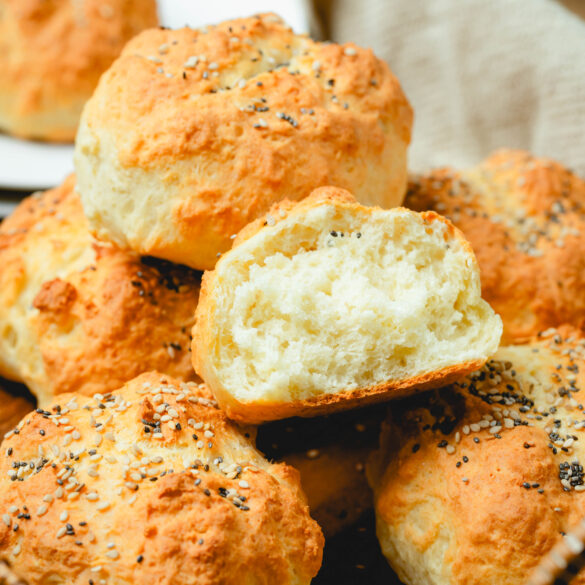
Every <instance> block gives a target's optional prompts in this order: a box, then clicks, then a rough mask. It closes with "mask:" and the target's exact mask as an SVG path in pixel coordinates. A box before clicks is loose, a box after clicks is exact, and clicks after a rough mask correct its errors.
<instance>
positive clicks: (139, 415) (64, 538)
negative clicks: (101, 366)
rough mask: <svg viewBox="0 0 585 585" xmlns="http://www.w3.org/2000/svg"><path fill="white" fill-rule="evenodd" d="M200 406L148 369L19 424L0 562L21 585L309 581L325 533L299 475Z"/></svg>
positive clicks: (8, 470)
mask: <svg viewBox="0 0 585 585" xmlns="http://www.w3.org/2000/svg"><path fill="white" fill-rule="evenodd" d="M208 396H209V393H208V392H207V391H206V389H205V388H199V387H197V386H196V385H195V384H193V383H189V384H185V383H181V382H180V381H179V380H174V379H172V378H169V377H167V376H163V375H162V374H159V373H155V372H151V373H148V374H143V375H141V376H139V377H138V378H135V379H134V380H132V381H131V382H129V383H127V384H126V385H125V386H124V387H122V388H121V389H120V390H117V391H115V392H113V393H111V394H108V395H99V394H98V395H95V396H94V397H93V398H89V397H85V396H81V395H73V394H67V395H63V396H61V397H60V398H61V402H60V403H59V406H57V405H55V406H53V407H52V408H51V409H50V410H47V411H40V412H35V413H33V414H32V415H31V416H27V417H26V418H25V419H23V421H22V422H21V423H20V424H19V425H18V427H17V429H16V431H14V432H12V433H9V434H8V437H7V438H6V439H5V441H4V443H3V445H2V451H3V452H2V455H1V456H0V517H1V519H2V522H0V559H4V560H7V561H8V562H9V563H10V565H11V566H12V568H13V569H14V571H15V572H16V573H17V574H18V575H19V576H20V577H22V578H24V579H26V581H27V582H28V584H29V585H45V584H46V583H67V584H68V585H87V583H88V582H89V581H92V582H93V583H95V584H98V583H104V582H105V583H108V584H111V585H134V584H135V583H141V584H144V585H155V584H156V585H171V584H172V585H183V584H185V585H187V584H189V585H194V584H197V585H215V584H217V583H222V584H225V585H232V584H233V585H236V584H238V585H240V584H241V583H246V584H248V583H249V584H250V585H260V584H268V583H282V584H287V585H288V584H290V585H293V584H294V585H301V584H307V585H308V583H310V581H311V578H312V577H313V576H314V575H315V574H316V573H317V570H318V569H319V565H320V562H321V555H322V549H323V536H322V534H321V531H320V529H319V527H318V526H317V524H316V523H315V521H314V520H312V519H311V518H310V516H309V511H308V507H307V504H306V500H305V498H304V495H303V494H302V492H301V489H300V484H299V479H298V473H297V472H295V471H294V470H293V469H292V468H290V467H287V466H286V465H282V464H280V465H273V464H270V463H268V461H266V460H265V459H264V458H263V457H262V456H261V455H260V453H258V451H256V449H254V447H253V446H252V444H251V442H250V441H249V440H248V439H246V438H245V437H244V435H243V433H242V432H241V431H240V430H239V429H238V428H237V427H235V426H234V425H233V424H231V423H230V422H228V420H227V419H226V417H225V415H224V414H223V413H222V412H221V411H220V410H218V409H217V406H216V405H215V403H214V402H213V401H212V400H209V398H208ZM16 433H18V434H16ZM15 464H16V465H15ZM16 526H18V529H17V530H15V527H16Z"/></svg>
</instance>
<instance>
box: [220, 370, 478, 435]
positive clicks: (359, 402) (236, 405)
mask: <svg viewBox="0 0 585 585" xmlns="http://www.w3.org/2000/svg"><path fill="white" fill-rule="evenodd" d="M484 362H485V360H476V361H473V362H465V363H463V364H457V365H454V366H449V367H447V368H443V369H441V370H438V371H434V372H428V373H426V374H422V375H420V376H415V377H413V378H408V379H406V380H400V381H397V382H386V383H382V384H377V385H375V386H368V387H366V388H358V389H357V390H350V391H342V392H337V393H335V394H325V395H322V396H316V397H314V398H309V399H306V400H299V401H295V402H287V403H282V402H275V403H263V404H261V403H257V402H256V403H254V402H240V401H238V400H234V398H233V397H232V396H231V395H229V394H228V393H227V391H225V390H223V389H221V390H219V389H217V388H213V391H214V394H215V397H216V400H217V401H218V403H219V405H220V406H221V408H222V409H223V410H224V411H225V412H226V414H227V415H228V416H229V417H230V418H231V419H233V420H235V421H238V422H242V423H249V424H259V423H262V422H265V421H269V420H278V419H282V418H288V417H291V416H301V417H309V416H319V415H322V414H329V413H332V412H340V411H343V410H349V409H352V408H356V407H358V406H360V407H361V406H367V405H369V404H378V403H381V402H387V401H388V400H393V399H396V398H403V397H405V396H410V395H411V394H416V393H418V392H422V391H424V390H430V389H432V388H439V387H441V386H445V385H447V384H450V383H452V382H454V381H456V380H459V379H461V378H462V377H463V376H465V375H466V374H469V373H470V372H473V371H475V370H477V369H478V368H480V367H481V366H482V365H483V364H484Z"/></svg>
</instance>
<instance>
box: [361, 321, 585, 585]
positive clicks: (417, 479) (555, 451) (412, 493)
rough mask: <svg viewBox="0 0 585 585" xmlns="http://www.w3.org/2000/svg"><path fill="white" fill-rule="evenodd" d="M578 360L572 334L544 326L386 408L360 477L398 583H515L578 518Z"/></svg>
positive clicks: (583, 425) (582, 512) (581, 420)
mask: <svg viewBox="0 0 585 585" xmlns="http://www.w3.org/2000/svg"><path fill="white" fill-rule="evenodd" d="M584 358H585V339H583V337H582V333H580V332H579V331H577V330H574V329H570V328H563V330H551V331H548V332H546V334H545V335H543V336H542V337H541V338H539V339H535V340H534V341H532V342H531V343H528V344H525V345H515V346H507V347H502V348H500V350H499V351H498V353H497V354H496V355H495V357H494V358H493V359H492V360H490V361H489V362H488V363H487V364H486V365H485V366H484V368H483V369H481V370H479V371H477V372H475V373H474V374H471V375H470V376H468V377H467V379H465V380H463V381H461V382H459V383H456V384H454V385H453V386H451V387H449V388H443V389H441V390H437V391H436V392H432V393H428V394H425V395H421V396H419V397H416V399H415V400H410V401H405V402H404V404H402V405H400V408H398V405H396V406H395V407H394V408H393V409H392V412H391V413H389V417H388V422H387V424H386V425H385V427H384V430H383V433H382V438H381V448H380V451H379V452H378V453H377V454H376V456H375V457H374V458H373V459H372V461H371V464H369V465H368V477H369V479H370V481H371V483H372V486H373V487H374V489H375V494H376V495H375V499H376V514H377V532H378V538H379V540H380V544H381V546H382V550H383V552H384V554H385V555H386V557H387V559H388V560H389V562H390V564H391V565H392V567H393V568H394V570H395V571H396V572H397V573H398V576H399V577H400V578H401V580H402V581H403V582H404V583H405V584H406V585H415V584H416V585H419V584H420V583H425V584H428V585H463V584H465V585H480V584H481V585H496V584H498V585H499V584H501V583H506V584H507V585H524V583H525V582H526V579H527V577H528V575H529V573H530V571H531V569H533V568H534V567H535V566H536V565H537V564H538V562H539V561H540V560H541V558H542V557H543V555H544V554H546V553H547V552H548V551H549V550H550V549H551V548H552V547H553V545H554V544H555V542H557V541H558V540H559V539H560V538H562V535H563V533H565V532H568V530H569V529H570V528H572V527H573V525H574V524H575V523H576V522H578V521H580V520H581V518H582V517H583V516H585V493H584V492H585V474H584V471H583V462H584V461H585V430H584V429H585V417H584V415H583V409H584V401H583V396H582V395H581V394H582V392H583V388H584V387H585V359H584ZM574 583H575V585H582V584H583V583H585V572H583V571H582V572H581V573H580V574H579V577H578V578H577V579H575V581H574Z"/></svg>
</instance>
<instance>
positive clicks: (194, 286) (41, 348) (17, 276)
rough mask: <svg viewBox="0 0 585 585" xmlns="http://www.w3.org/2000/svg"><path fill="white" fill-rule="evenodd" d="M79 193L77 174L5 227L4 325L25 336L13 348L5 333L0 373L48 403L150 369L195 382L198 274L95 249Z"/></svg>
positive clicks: (1, 240) (0, 278) (1, 246)
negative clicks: (193, 337) (193, 358)
mask: <svg viewBox="0 0 585 585" xmlns="http://www.w3.org/2000/svg"><path fill="white" fill-rule="evenodd" d="M74 186H75V176H74V175H71V176H70V177H68V178H67V179H66V180H65V182H64V183H63V184H62V185H60V186H59V187H56V188H55V189H51V190H49V191H46V192H44V193H39V194H36V195H34V196H31V197H29V198H26V199H25V200H24V201H23V202H22V203H21V204H20V205H19V206H18V207H17V208H16V210H15V212H14V213H13V214H12V215H11V216H10V217H8V218H7V219H6V220H5V221H4V222H3V223H2V225H1V226H0V264H1V265H2V270H1V271H0V325H2V326H3V327H12V328H13V330H14V331H16V333H17V334H18V335H21V334H22V337H20V340H19V342H18V344H17V345H16V346H15V347H11V346H10V339H9V338H8V336H7V335H6V334H5V333H4V331H3V337H2V340H1V345H0V348H1V349H2V352H0V373H1V374H2V375H4V376H7V377H8V376H9V377H11V378H14V379H16V380H17V381H22V382H24V383H26V384H27V385H28V386H29V387H30V388H31V391H32V392H34V393H35V394H36V395H37V398H38V399H39V402H40V403H42V405H45V404H46V403H47V402H49V401H50V400H51V399H52V397H53V396H54V395H56V394H58V393H64V392H80V393H82V394H86V395H90V396H91V395H93V394H94V393H96V392H102V393H104V392H108V391H110V390H114V389H116V388H118V387H119V386H120V385H121V384H123V383H124V382H125V381H127V380H129V379H131V378H133V377H135V376H137V375H138V374H140V373H142V372H143V371H144V370H145V369H146V370H149V369H157V370H158V371H162V372H163V373H165V374H168V375H170V376H175V377H178V378H180V379H182V380H195V379H197V377H196V375H195V372H194V371H193V366H192V365H191V356H190V355H189V346H190V343H191V340H190V329H191V327H192V325H193V312H194V308H195V306H196V304H197V299H198V294H199V284H200V273H198V272H195V271H193V270H191V269H189V268H186V267H185V266H178V265H172V264H170V263H168V262H165V261H162V260H155V259H152V258H140V257H139V256H137V255H134V254H132V253H129V252H127V251H123V250H119V249H117V248H114V247H111V246H108V245H102V244H96V243H95V242H92V239H91V237H90V235H89V233H88V231H87V222H86V220H85V217H84V215H83V210H82V207H81V203H80V201H79V196H78V195H77V193H76V192H75V190H74ZM86 252H87V253H86ZM77 256H79V258H81V259H82V260H83V261H78V260H77V259H76V257H77ZM72 257H73V258H74V259H73V260H72ZM85 260H87V262H85ZM58 275H60V277H59V276H58ZM43 279H45V280H44V281H43ZM28 298H30V304H28V303H25V301H24V300H23V299H28ZM23 338H26V341H23Z"/></svg>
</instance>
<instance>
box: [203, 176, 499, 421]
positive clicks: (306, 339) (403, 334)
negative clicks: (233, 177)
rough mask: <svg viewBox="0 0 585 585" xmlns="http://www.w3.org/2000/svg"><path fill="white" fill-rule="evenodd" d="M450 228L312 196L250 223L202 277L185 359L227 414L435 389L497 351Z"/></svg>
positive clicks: (330, 192) (488, 312) (295, 411)
mask: <svg viewBox="0 0 585 585" xmlns="http://www.w3.org/2000/svg"><path fill="white" fill-rule="evenodd" d="M501 327H502V324H501V321H500V318H499V317H498V316H497V315H495V314H494V312H493V311H492V309H491V308H490V307H489V305H488V304H487V303H486V302H485V301H483V300H482V299H481V296H480V282H479V271H478V268H477V264H476V261H475V258H474V256H473V252H472V251H471V247H470V246H469V244H468V243H467V241H466V240H465V239H464V238H463V237H462V235H461V232H459V231H458V230H456V229H455V228H453V226H452V225H451V223H449V222H448V221H447V220H445V219H444V218H442V217H440V216H438V215H437V214H436V213H433V212H429V213H423V214H418V213H414V212H412V211H409V210H407V209H404V208H397V209H391V210H383V209H380V208H379V207H364V206H362V205H359V204H358V203H357V202H356V201H355V199H354V198H353V197H352V196H351V195H350V194H349V193H348V192H347V191H343V190H341V189H335V188H333V187H326V188H322V189H317V190H316V191H314V192H313V193H312V194H311V196H310V197H308V198H306V199H304V200H303V201H300V202H298V203H296V204H293V203H291V202H286V203H285V204H283V205H280V206H275V207H274V208H273V209H272V210H271V212H270V213H269V214H267V215H266V218H263V219H259V220H257V221H256V222H253V223H252V224H250V225H249V226H247V227H246V228H245V229H244V230H242V232H241V233H240V234H239V236H238V238H237V239H236V240H235V242H234V247H233V248H232V249H231V250H230V251H229V252H227V253H226V254H224V255H223V256H222V258H221V259H220V260H219V262H218V263H217V265H216V267H215V270H214V271H212V272H206V273H205V275H204V277H203V283H202V289H201V298H200V300H199V305H198V307H197V313H196V324H195V326H194V328H193V352H192V353H193V364H194V366H195V370H196V372H197V373H198V374H199V375H200V376H201V377H202V378H203V379H204V380H205V382H206V383H207V384H208V385H209V387H210V388H211V390H212V391H213V393H214V395H215V397H216V399H217V400H218V402H219V403H220V405H221V407H222V408H224V409H225V410H226V412H227V414H228V416H230V417H233V418H235V419H236V420H240V421H244V422H249V423H256V422H262V421H267V420H275V419H279V418H286V417H289V416H315V415H318V414H324V413H331V412H332V411H334V410H341V409H347V408H353V407H355V406H356V405H358V404H359V405H362V406H363V405H365V404H368V403H371V402H380V401H383V400H388V399H390V398H394V397H400V396H404V395H406V394H409V393H412V392H415V391H416V390H420V389H423V388H430V387H436V386H438V385H441V384H445V383H447V381H448V380H453V379H456V378H457V377H458V376H462V375H465V374H466V373H468V372H470V371H473V370H475V369H477V368H478V367H480V366H481V365H482V364H483V363H484V362H485V360H486V359H487V358H488V357H489V356H490V355H492V354H493V353H495V351H496V349H497V346H498V342H499V338H500V335H501Z"/></svg>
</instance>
